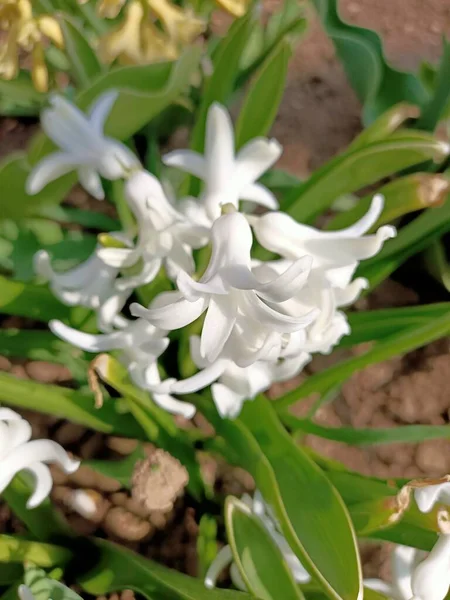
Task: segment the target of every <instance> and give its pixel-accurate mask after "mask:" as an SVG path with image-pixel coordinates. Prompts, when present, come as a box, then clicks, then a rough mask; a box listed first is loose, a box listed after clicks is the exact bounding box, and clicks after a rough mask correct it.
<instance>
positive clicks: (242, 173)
mask: <svg viewBox="0 0 450 600" xmlns="http://www.w3.org/2000/svg"><path fill="white" fill-rule="evenodd" d="M282 151H283V149H282V147H281V146H280V144H279V143H278V142H277V141H276V140H268V139H266V138H255V139H253V140H251V141H250V142H248V144H246V145H245V146H244V147H243V148H241V150H239V152H238V154H237V156H236V168H235V172H234V178H235V181H234V182H233V183H235V185H238V186H239V189H243V188H244V187H245V186H247V185H249V184H251V183H254V182H255V181H256V180H257V179H259V178H260V177H261V175H262V174H263V173H265V171H267V170H268V169H269V168H270V167H271V166H272V165H273V164H275V163H276V162H277V160H278V159H279V158H280V156H281V153H282ZM236 180H237V181H236Z"/></svg>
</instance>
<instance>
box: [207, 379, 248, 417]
mask: <svg viewBox="0 0 450 600" xmlns="http://www.w3.org/2000/svg"><path fill="white" fill-rule="evenodd" d="M211 393H212V396H213V398H214V404H215V405H216V408H217V411H218V413H219V415H220V416H221V417H222V418H223V419H235V418H236V417H237V416H238V415H239V413H240V412H241V409H242V405H243V403H244V400H245V397H244V396H242V395H241V394H239V393H237V392H235V391H233V390H232V389H230V388H229V387H227V386H226V385H223V384H222V383H214V384H213V385H212V386H211Z"/></svg>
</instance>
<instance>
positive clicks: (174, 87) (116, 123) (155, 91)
mask: <svg viewBox="0 0 450 600" xmlns="http://www.w3.org/2000/svg"><path fill="white" fill-rule="evenodd" d="M199 58H200V48H198V47H192V48H189V49H188V50H186V51H185V52H184V54H183V55H182V56H181V57H180V58H179V59H178V61H176V62H174V63H155V64H152V65H137V66H136V65H134V66H128V67H117V68H114V69H111V70H110V71H109V72H107V73H105V74H101V75H100V76H98V77H97V78H96V79H95V81H94V82H93V84H92V85H91V86H90V87H89V88H88V89H86V90H84V91H82V92H81V93H80V94H79V95H78V97H77V99H76V103H77V105H78V106H79V107H80V108H81V109H82V110H86V109H87V108H88V107H89V106H90V105H91V104H92V102H93V101H94V100H95V99H96V98H98V96H100V94H102V93H103V92H105V91H106V90H109V89H118V90H119V97H118V99H117V101H116V102H115V104H114V107H113V109H112V111H111V114H110V116H109V118H108V121H107V124H106V128H105V132H106V134H107V135H109V136H111V137H114V138H117V139H120V140H124V139H127V138H129V137H131V136H132V135H133V134H134V133H136V132H137V131H138V130H139V129H141V128H142V127H143V126H144V125H146V124H147V123H148V122H149V121H151V119H153V118H154V117H155V116H156V115H157V114H158V113H159V112H161V111H162V110H163V109H164V108H165V107H166V106H168V105H169V104H170V103H172V102H174V101H175V100H176V98H177V97H178V95H179V94H180V93H181V92H182V91H183V90H184V89H185V88H186V87H187V86H188V85H189V83H190V79H191V76H192V74H193V73H194V71H195V69H196V68H197V66H198V61H199ZM53 150H54V145H53V144H52V142H51V141H50V140H49V139H48V138H46V136H45V135H44V134H42V133H41V134H38V135H37V136H35V138H33V140H32V142H31V145H30V150H29V152H28V155H26V154H25V153H20V154H18V155H15V156H14V157H8V158H7V159H6V161H4V162H3V163H1V164H0V186H1V187H2V189H8V197H9V198H14V201H13V202H8V201H7V200H6V199H3V201H2V202H3V203H4V207H3V206H2V210H1V215H2V217H11V218H18V217H21V216H24V215H26V214H32V213H35V212H36V211H37V210H38V209H39V207H40V206H41V205H42V204H58V203H59V202H61V201H62V199H63V198H64V196H65V195H66V194H67V192H68V191H69V190H70V188H71V187H72V185H73V184H74V183H75V181H76V176H75V175H74V174H73V173H71V174H69V175H66V176H63V177H60V178H59V179H58V180H57V181H55V182H53V183H51V184H49V185H48V186H46V188H45V189H44V190H43V191H42V192H40V193H39V194H36V195H35V196H28V195H27V194H26V193H25V187H24V185H25V181H26V178H27V177H28V175H29V173H30V166H33V165H35V164H36V163H37V162H38V161H39V160H41V159H42V158H44V157H45V156H47V155H48V154H49V153H50V152H52V151H53Z"/></svg>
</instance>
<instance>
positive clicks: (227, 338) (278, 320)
mask: <svg viewBox="0 0 450 600" xmlns="http://www.w3.org/2000/svg"><path fill="white" fill-rule="evenodd" d="M116 96H117V94H116V92H114V91H109V92H107V93H105V94H104V95H103V96H101V97H100V98H99V99H98V100H97V101H96V103H95V104H94V105H93V106H92V107H91V109H90V111H89V113H88V114H87V115H85V114H84V113H82V112H81V111H80V110H79V109H78V108H77V107H76V106H74V105H72V104H70V103H69V102H68V101H67V100H65V99H64V98H61V97H55V98H53V99H52V101H51V106H50V107H49V108H48V109H46V110H44V112H43V115H42V119H41V122H42V127H43V129H44V131H45V132H46V133H47V135H48V136H49V138H51V139H52V140H53V142H54V143H55V144H56V145H57V146H58V147H59V148H60V150H59V151H58V152H55V153H53V154H50V155H49V156H47V157H46V158H44V159H43V160H42V161H41V162H40V163H38V164H37V165H36V166H35V167H34V169H33V171H32V172H31V174H30V176H29V179H28V182H27V189H28V192H29V193H30V194H35V193H37V192H39V191H40V190H42V189H44V188H45V186H46V185H47V184H48V183H50V182H51V181H53V180H55V179H57V178H59V177H60V176H61V175H63V174H65V173H68V172H70V171H76V172H77V174H78V180H79V183H80V184H81V185H82V186H83V187H84V188H85V189H86V190H87V191H88V192H90V193H91V194H92V195H93V196H95V197H96V198H99V199H102V198H103V197H104V191H103V186H102V178H105V179H110V180H117V179H123V180H124V193H125V198H126V201H127V203H128V206H129V208H130V209H131V211H132V213H133V215H134V217H135V221H136V231H135V232H131V233H130V232H129V231H119V232H113V233H110V234H108V235H106V236H99V243H98V246H97V248H96V250H95V252H94V254H93V255H92V256H91V257H90V258H89V259H88V260H87V261H86V262H84V263H82V264H81V265H79V266H78V267H76V268H74V269H72V270H69V271H66V272H64V273H61V272H55V271H54V270H53V268H52V263H51V257H50V256H49V255H48V254H47V253H46V252H43V251H41V252H39V253H38V255H37V256H36V261H35V264H36V271H37V273H39V274H40V275H41V276H42V277H43V278H44V279H45V280H47V281H48V282H49V284H50V286H51V288H52V290H53V292H54V294H55V295H56V296H57V297H58V298H59V299H60V300H61V301H62V302H63V303H65V304H68V305H71V306H84V307H88V308H90V309H92V310H94V311H95V312H96V315H97V324H98V330H99V333H98V334H97V335H92V334H88V333H85V332H82V331H78V330H76V329H73V328H70V327H68V326H67V325H65V324H64V323H62V322H60V321H52V322H51V323H50V327H51V329H52V331H53V332H54V333H55V334H56V335H57V336H59V337H60V338H62V339H64V340H66V341H68V342H70V343H71V344H73V345H75V346H77V347H79V348H82V349H83V350H85V351H87V352H92V353H100V352H108V351H118V352H119V355H120V357H121V360H122V361H123V362H124V364H125V365H126V366H127V368H128V371H129V374H130V377H131V378H132V380H133V382H134V383H135V384H136V385H137V386H139V387H140V388H142V389H144V390H147V391H148V392H149V393H150V394H151V395H152V397H153V400H154V401H155V403H157V404H158V405H159V406H161V407H163V408H164V409H166V410H168V411H169V412H171V413H174V414H181V415H183V416H184V417H187V418H190V417H192V416H193V414H194V412H195V407H194V406H193V405H192V404H190V403H189V402H186V401H184V400H183V395H185V394H189V393H192V392H198V391H201V390H204V389H205V388H207V387H209V386H211V393H212V397H213V399H214V402H215V405H216V407H217V410H218V412H219V413H220V415H221V416H222V417H229V418H233V417H236V416H237V415H238V414H239V412H240V410H241V407H242V404H243V402H244V401H245V400H249V399H251V398H253V397H255V395H257V394H258V393H260V392H262V391H264V390H266V389H268V388H269V387H270V386H271V384H272V383H274V382H277V381H285V380H288V379H290V378H292V377H294V376H295V375H297V374H298V373H300V372H301V370H302V369H303V367H304V366H305V365H306V364H307V363H308V361H309V360H310V359H311V356H312V355H313V354H314V353H321V354H327V353H329V352H330V351H331V350H332V349H333V347H334V346H335V345H336V344H337V343H338V342H339V340H340V339H341V338H342V336H344V335H346V334H348V333H349V324H348V321H347V318H346V315H345V312H344V311H343V310H342V309H344V308H345V307H348V306H350V305H351V304H352V303H353V302H355V300H356V299H357V298H358V296H359V295H360V293H361V292H362V290H363V289H364V288H365V287H366V286H367V281H366V280H365V279H363V278H355V277H354V274H355V271H356V268H357V267H358V264H359V263H360V261H362V260H364V259H367V258H370V257H372V256H374V255H376V254H377V253H378V252H379V251H380V249H381V248H382V246H383V244H384V242H385V241H386V240H387V239H389V238H391V237H393V236H394V235H395V229H394V228H393V227H391V226H383V227H380V228H379V229H378V230H377V231H376V232H375V233H368V232H369V231H370V230H371V229H372V228H373V226H374V224H375V223H376V222H377V220H378V218H379V216H380V213H381V211H382V209H383V202H384V199H383V197H382V196H380V195H376V196H375V197H374V198H373V201H372V204H371V206H370V209H369V210H368V212H367V214H366V215H365V216H364V217H363V218H362V219H360V220H359V221H358V222H356V223H355V224H354V225H352V226H351V227H349V228H347V229H344V230H341V231H333V232H325V231H320V230H318V229H316V228H314V227H311V226H309V225H305V224H302V223H298V222H296V221H295V220H294V219H293V218H292V217H291V216H289V215H288V214H286V213H283V212H281V211H279V210H278V202H277V199H276V198H275V196H274V195H273V194H272V193H271V192H270V191H269V189H267V188H266V187H265V186H264V185H262V184H261V183H259V182H258V180H259V178H260V177H261V176H262V175H263V174H264V173H265V172H266V171H267V170H268V169H269V168H271V167H272V166H273V165H274V164H275V163H276V162H277V160H278V158H279V157H280V155H281V152H282V149H281V147H280V145H279V144H278V143H277V142H276V141H275V140H269V139H265V138H256V139H254V140H251V141H250V142H248V143H247V144H246V145H245V146H244V147H242V148H241V149H240V150H239V151H238V152H236V151H235V142H234V131H233V125H232V122H231V119H230V117H229V115H228V113H227V111H226V110H225V108H224V107H222V106H220V105H218V104H213V105H212V106H211V107H210V109H209V112H208V115H207V122H206V139H205V144H204V148H205V149H204V153H203V154H199V153H197V152H194V151H192V150H175V151H173V152H171V153H169V154H167V155H166V156H164V157H163V162H164V163H165V165H167V166H168V167H171V168H174V169H178V170H180V171H184V172H185V173H188V174H190V175H193V176H195V177H196V178H198V179H200V180H201V181H202V188H201V192H200V194H199V197H198V198H193V197H183V198H180V199H177V200H176V201H175V200H174V199H173V197H172V196H173V194H172V193H167V186H166V185H165V182H160V181H159V180H158V179H157V178H156V177H155V176H154V175H152V174H151V173H149V172H147V171H146V170H145V169H144V168H143V167H142V166H141V164H140V162H139V159H138V158H137V157H136V156H135V155H134V154H133V153H132V152H131V151H130V150H129V149H128V148H127V147H126V146H125V145H124V144H122V143H121V142H119V141H117V140H114V139H111V138H109V137H107V136H106V135H105V134H104V126H105V122H106V120H107V117H108V114H109V111H110V110H111V107H112V106H113V103H114V101H115V99H116ZM244 201H245V202H244ZM248 207H250V211H248V210H247V212H244V208H245V209H248ZM105 240H106V241H105ZM256 245H258V246H260V247H262V248H264V249H266V251H269V252H270V253H272V254H271V256H273V258H271V259H269V260H259V259H258V255H257V254H255V253H254V248H255V247H256ZM201 248H204V250H202V253H203V254H204V253H205V252H208V251H209V252H210V258H209V262H208V264H207V266H206V269H204V270H203V272H198V271H197V267H196V262H195V256H196V251H197V250H198V249H201ZM161 272H163V273H164V274H165V275H166V276H167V278H169V280H170V281H171V282H172V287H173V289H172V290H171V291H167V292H163V293H159V294H157V295H156V297H154V298H153V299H152V301H151V302H150V304H149V305H148V306H143V305H141V304H139V303H137V302H136V301H133V300H135V299H136V298H137V296H135V295H134V293H135V291H136V290H138V289H139V288H140V287H141V286H145V285H146V284H149V283H151V282H152V281H153V280H154V279H155V278H156V277H157V276H158V274H160V273H161ZM130 302H131V304H130ZM124 307H126V308H127V311H126V314H127V315H129V313H131V315H132V316H133V317H135V319H130V318H129V316H125V312H124ZM128 309H129V312H128ZM194 322H195V323H196V332H197V333H198V335H193V336H192V337H191V339H190V353H191V358H192V360H193V362H194V363H195V365H196V366H197V368H198V371H197V372H196V373H195V374H194V375H193V376H191V377H188V378H187V379H181V380H180V379H177V378H176V377H170V375H173V374H170V373H169V377H167V378H166V379H165V380H161V377H160V371H159V369H158V359H159V357H161V355H162V354H163V353H164V352H165V350H166V349H167V347H168V345H169V343H170V342H169V337H168V334H169V332H170V331H172V330H177V329H182V328H185V327H188V326H191V324H193V323H194ZM197 325H198V326H197Z"/></svg>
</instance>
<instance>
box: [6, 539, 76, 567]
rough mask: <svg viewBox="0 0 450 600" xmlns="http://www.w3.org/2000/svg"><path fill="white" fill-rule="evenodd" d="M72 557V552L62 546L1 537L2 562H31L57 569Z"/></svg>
mask: <svg viewBox="0 0 450 600" xmlns="http://www.w3.org/2000/svg"><path fill="white" fill-rule="evenodd" d="M71 556H72V553H71V551H70V550H68V549H67V548H62V547H61V546H54V545H52V544H43V543H41V542H34V541H30V540H25V539H23V538H19V537H17V536H12V535H4V534H2V535H0V562H6V563H24V562H26V561H27V562H28V561H31V562H33V563H34V564H35V565H39V566H40V567H55V566H56V565H64V564H66V563H67V562H68V561H69V560H70V558H71Z"/></svg>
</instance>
